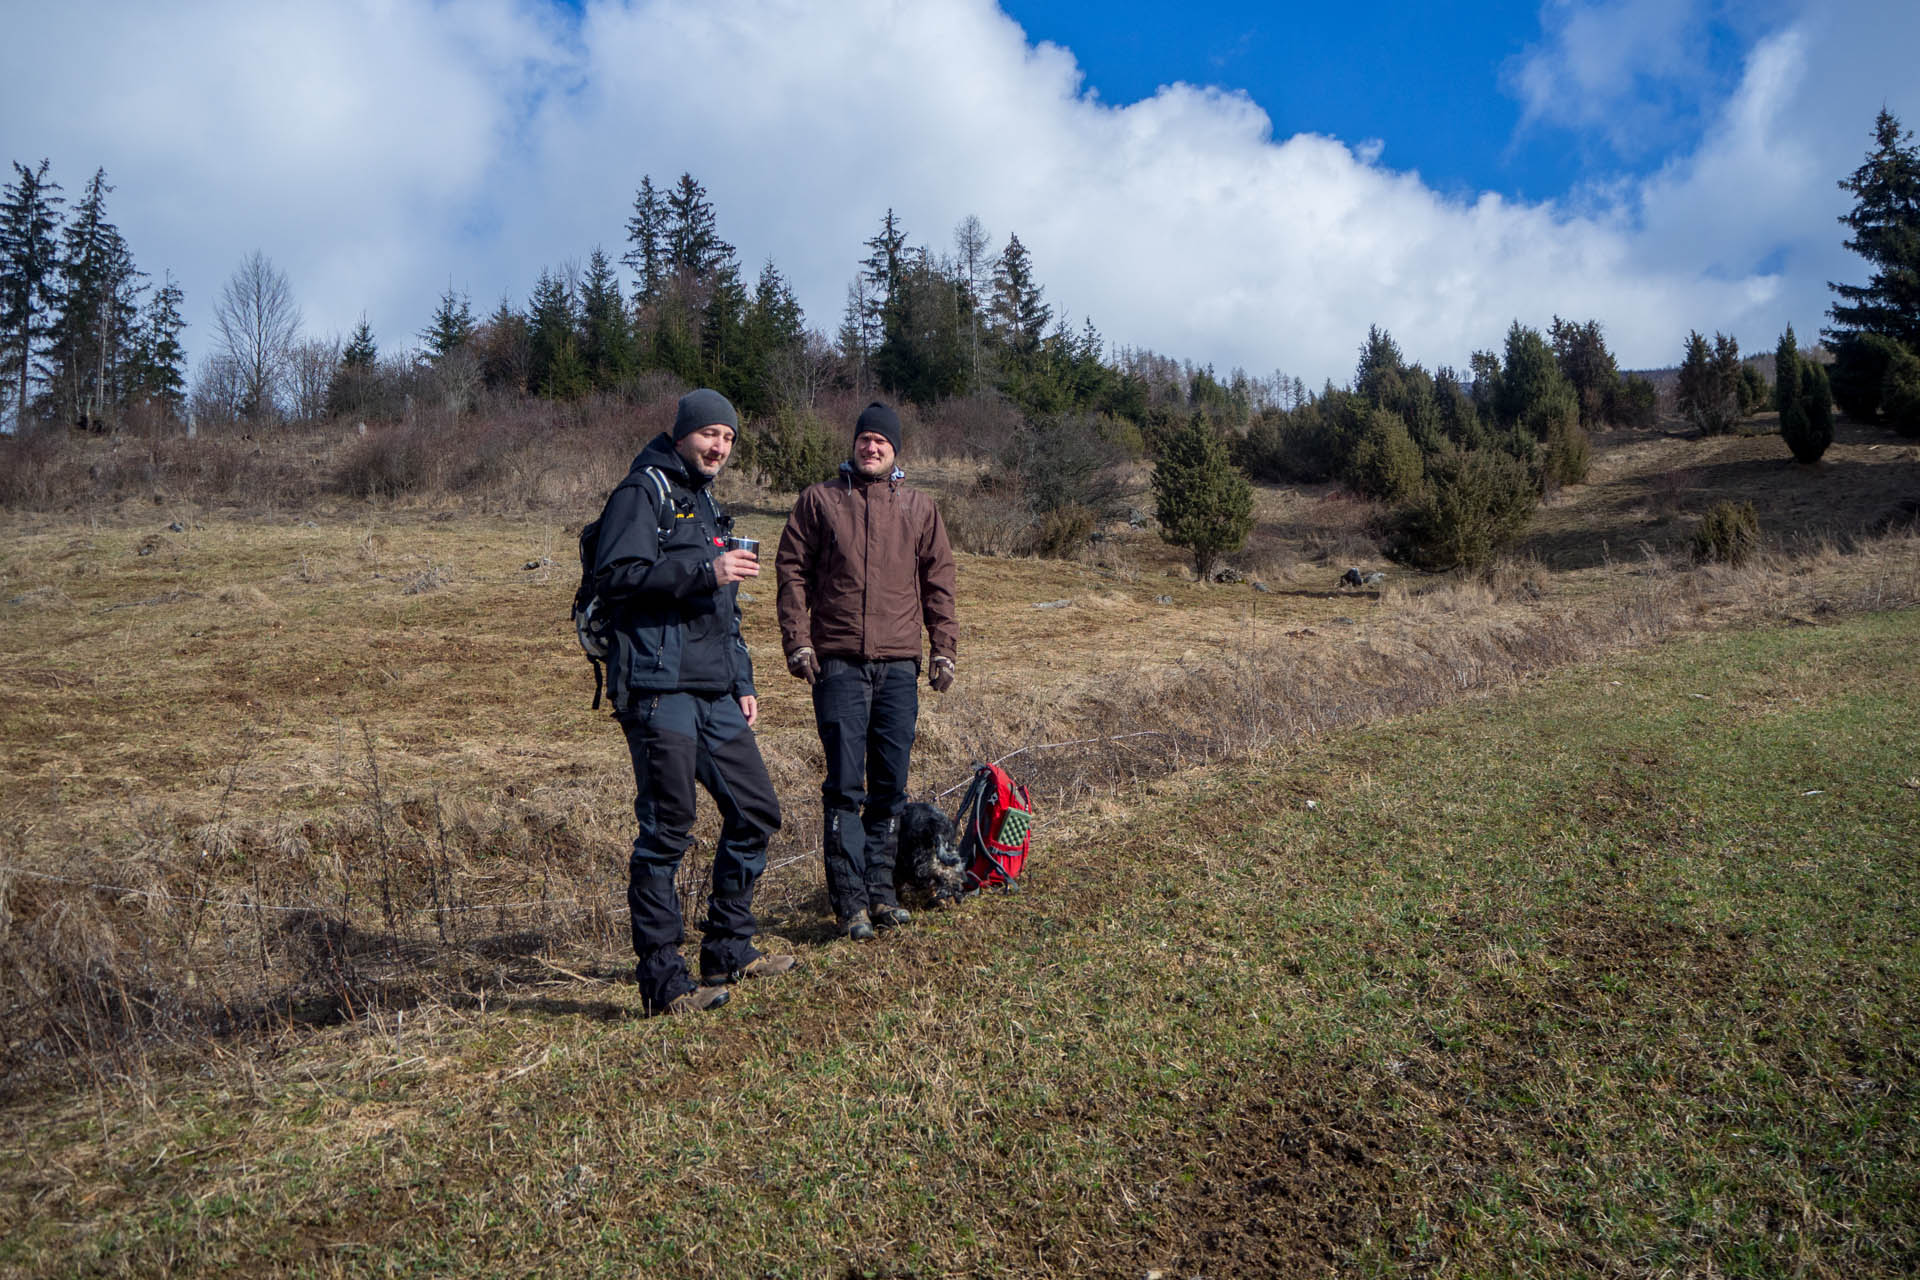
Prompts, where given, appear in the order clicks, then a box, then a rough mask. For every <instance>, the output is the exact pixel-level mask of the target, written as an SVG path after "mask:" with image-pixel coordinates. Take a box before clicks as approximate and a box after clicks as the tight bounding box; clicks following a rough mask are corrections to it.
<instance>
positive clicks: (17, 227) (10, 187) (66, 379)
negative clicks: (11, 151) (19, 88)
mask: <svg viewBox="0 0 1920 1280" xmlns="http://www.w3.org/2000/svg"><path fill="white" fill-rule="evenodd" d="M50 167H51V165H50V162H48V161H46V160H42V161H41V162H40V163H39V164H38V165H37V166H31V167H30V166H28V165H24V164H21V163H20V162H19V161H17V160H16V161H14V162H13V175H14V176H13V180H12V181H11V182H9V183H7V184H6V186H5V188H4V190H0V387H4V388H5V393H6V394H5V395H4V397H0V404H4V409H0V423H4V424H5V425H6V426H7V427H8V428H10V429H13V430H16V431H17V430H19V429H20V428H21V427H24V426H29V425H32V424H36V423H70V424H72V425H74V426H78V427H87V428H100V427H104V426H106V425H108V424H113V423H117V422H119V421H121V420H123V419H124V418H125V417H126V416H127V415H128V414H129V413H132V412H135V411H138V410H142V409H146V410H149V411H153V412H157V413H159V414H160V415H162V416H167V417H171V416H174V415H176V414H177V413H178V412H179V409H180V406H181V403H182V400H183V397H184V395H185V391H186V352H185V349H184V348H183V347H182V346H181V343H180V334H181V331H182V330H184V329H185V328H186V321H185V320H184V319H183V318H182V317H181V314H180V307H181V303H182V302H183V301H184V298H185V295H184V294H183V293H182V292H181V290H180V286H179V285H177V284H175V283H174V281H173V277H172V275H171V274H170V273H163V274H162V276H161V279H160V282H159V283H158V284H157V285H150V284H148V283H147V281H148V276H147V273H146V272H144V271H142V270H140V269H139V268H138V267H136V266H135V265H134V260H133V252H132V250H131V249H130V248H129V247H128V245H127V241H126V238H125V237H124V236H122V235H121V234H120V229H119V228H118V227H116V226H115V225H114V224H113V222H112V220H111V219H109V218H108V216H107V194H108V193H109V192H111V191H112V190H113V187H112V186H111V185H110V184H109V183H108V182H107V175H106V171H105V170H104V169H97V170H95V171H94V174H93V177H92V178H91V179H89V180H88V182H87V184H86V185H85V186H84V187H83V188H82V189H81V191H80V194H79V197H78V199H77V200H76V201H75V202H74V204H73V206H72V208H71V209H69V210H68V211H67V213H66V215H65V216H64V217H63V216H62V214H61V208H62V206H63V205H64V204H65V203H66V201H65V197H64V196H62V195H61V187H60V184H59V183H57V182H55V181H53V179H52V178H51V177H49V176H48V170H49V168H50Z"/></svg>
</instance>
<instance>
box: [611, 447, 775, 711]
mask: <svg viewBox="0 0 1920 1280" xmlns="http://www.w3.org/2000/svg"><path fill="white" fill-rule="evenodd" d="M648 467H653V468H656V469H657V470H658V471H659V472H660V473H661V475H663V476H665V477H666V480H667V498H668V501H669V502H670V503H671V504H672V506H673V511H672V513H671V519H668V518H666V516H665V515H664V514H663V513H661V512H659V511H658V510H657V509H656V504H657V503H658V501H659V493H658V490H657V488H656V487H655V485H654V483H653V480H652V479H651V478H650V477H649V476H648V475H647V474H646V469H647V468H648ZM663 525H665V526H667V531H666V533H665V534H664V535H662V534H661V532H660V530H661V526H663ZM731 527H732V522H731V521H730V520H728V519H727V518H726V517H724V516H722V515H721V513H720V509H719V507H718V506H717V505H715V503H714V501H713V495H712V494H711V493H709V492H708V491H707V479H706V477H705V476H702V475H701V474H700V473H699V472H698V471H696V470H694V469H692V468H690V467H688V466H687V464H686V462H685V461H684V460H683V459H682V458H681V457H680V455H679V454H678V453H677V452H675V450H674V447H673V440H672V439H671V437H669V436H668V435H667V434H666V433H665V432H662V433H661V434H660V435H658V436H656V437H654V439H653V440H652V441H651V442H650V443H649V444H648V445H647V447H646V448H644V449H642V450H641V451H640V456H639V457H637V458H635V459H634V460H633V467H632V468H631V469H630V470H629V471H628V472H627V478H626V479H624V480H622V481H621V482H620V483H619V484H618V485H617V486H615V488H614V491H613V494H612V495H611V496H610V497H609V498H608V499H607V506H606V510H605V511H603V512H602V513H601V515H600V542H599V548H598V552H597V554H596V555H595V557H594V568H593V580H594V590H595V591H596V592H597V593H598V594H599V596H600V598H601V600H603V601H604V602H605V603H606V605H607V607H609V608H610V609H611V610H612V619H613V651H612V652H611V653H610V654H609V655H608V660H607V682H608V686H609V691H610V692H611V693H612V695H613V705H614V709H615V710H616V711H627V710H630V709H631V708H632V706H633V704H634V702H635V700H636V695H644V694H648V693H677V692H687V693H725V694H731V695H732V696H733V697H736V698H741V697H746V696H748V695H749V694H752V693H753V662H752V660H751V659H750V658H748V656H747V646H746V642H745V641H744V640H742V639H741V638H740V612H739V609H738V607H737V606H736V604H735V602H734V595H735V592H736V590H737V584H732V583H729V584H728V585H727V586H724V587H721V586H716V585H715V584H714V580H713V561H714V559H715V558H716V557H717V556H719V554H720V551H721V547H720V537H721V535H722V533H723V532H724V531H725V530H726V529H728V528H731Z"/></svg>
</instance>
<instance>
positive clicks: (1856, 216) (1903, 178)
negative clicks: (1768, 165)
mask: <svg viewBox="0 0 1920 1280" xmlns="http://www.w3.org/2000/svg"><path fill="white" fill-rule="evenodd" d="M1873 134H1874V150H1873V151H1872V152H1870V153H1869V154H1868V156H1867V159H1866V163H1865V164H1862V165H1861V166H1860V167H1859V168H1858V169H1855V170H1854V171H1853V173H1852V174H1851V175H1849V176H1848V177H1845V178H1842V179H1841V180H1840V189H1841V190H1843V191H1851V192H1852V193H1853V194H1854V197H1855V200H1854V206H1853V208H1852V209H1851V210H1849V211H1848V212H1847V213H1845V214H1843V215H1841V218H1840V221H1841V222H1842V223H1844V224H1845V225H1846V226H1847V227H1848V228H1849V229H1851V230H1852V232H1853V237H1852V238H1851V239H1849V240H1847V241H1846V242H1845V244H1846V247H1847V248H1849V249H1851V250H1853V251H1854V252H1855V253H1857V254H1859V255H1860V256H1861V257H1863V258H1865V259H1866V260H1867V262H1868V263H1869V264H1870V265H1871V266H1872V267H1873V268H1874V271H1873V274H1872V276H1870V277H1869V278H1868V280H1867V283H1866V284H1864V285H1851V284H1835V283H1833V282H1831V281H1829V282H1828V286H1827V287H1828V288H1830V289H1832V290H1833V291H1834V293H1836V294H1837V295H1839V301H1836V302H1835V303H1834V304H1833V306H1832V307H1830V308H1829V309H1828V311H1827V314H1828V315H1830V316H1832V317H1833V326H1832V327H1831V328H1830V329H1829V330H1828V331H1827V333H1828V336H1829V338H1831V339H1833V340H1835V341H1838V340H1839V339H1840V338H1842V337H1843V336H1845V335H1847V334H1850V333H1879V334H1885V335H1886V336H1887V337H1890V338H1893V339H1895V340H1897V341H1899V342H1901V343H1903V344H1905V345H1906V347H1907V349H1908V350H1910V351H1920V149H1916V148H1915V146H1914V141H1913V134H1912V133H1911V132H1908V131H1906V130H1903V129H1902V128H1901V127H1900V122H1899V121H1898V120H1896V119H1895V118H1894V117H1893V115H1892V114H1891V113H1890V112H1888V111H1887V110H1886V109H1885V108H1884V107H1883V108H1882V109H1881V111H1880V115H1879V117H1878V118H1877V119H1876V120H1875V121H1874V127H1873Z"/></svg>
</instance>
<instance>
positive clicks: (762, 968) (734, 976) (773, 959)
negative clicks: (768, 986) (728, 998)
mask: <svg viewBox="0 0 1920 1280" xmlns="http://www.w3.org/2000/svg"><path fill="white" fill-rule="evenodd" d="M799 967H800V957H799V956H790V955H784V954H783V955H773V956H755V957H754V958H753V959H752V960H751V961H749V962H748V963H747V965H746V966H745V967H744V968H740V969H728V970H726V971H725V972H724V973H703V974H701V975H700V983H701V985H702V986H708V987H718V986H723V985H725V984H726V983H729V982H739V981H740V980H741V979H743V978H777V977H779V976H780V975H781V974H783V973H791V972H793V971H794V970H795V969H798V968H799Z"/></svg>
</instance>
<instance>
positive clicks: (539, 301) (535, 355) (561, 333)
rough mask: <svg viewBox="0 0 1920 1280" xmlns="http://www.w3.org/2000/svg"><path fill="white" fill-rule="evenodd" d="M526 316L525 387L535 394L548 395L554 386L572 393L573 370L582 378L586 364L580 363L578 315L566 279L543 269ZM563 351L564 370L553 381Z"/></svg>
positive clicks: (529, 301) (570, 288)
mask: <svg viewBox="0 0 1920 1280" xmlns="http://www.w3.org/2000/svg"><path fill="white" fill-rule="evenodd" d="M527 313H528V314H527V386H528V387H529V389H531V390H532V391H533V392H534V393H535V394H537V395H551V394H553V392H552V390H551V388H553V387H555V386H562V387H564V389H566V390H569V391H571V390H572V389H573V383H574V381H575V380H576V370H577V373H578V377H579V378H584V377H585V365H584V364H582V363H581V361H580V342H579V337H578V330H579V326H578V323H577V312H576V308H575V306H574V297H573V289H572V287H571V286H570V285H569V283H568V281H567V278H566V277H565V276H563V275H556V274H554V273H553V272H552V271H548V270H546V269H545V268H542V269H541V272H540V278H539V280H537V281H535V282H534V286H533V296H532V298H530V299H529V300H528V305H527ZM563 351H564V352H566V353H567V354H566V356H565V357H564V358H565V361H566V365H567V367H566V368H565V369H564V370H562V373H563V375H564V376H563V377H561V378H560V379H557V380H556V379H555V378H554V377H553V366H554V365H555V363H556V362H557V361H561V360H562V358H563V357H562V352H563Z"/></svg>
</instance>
